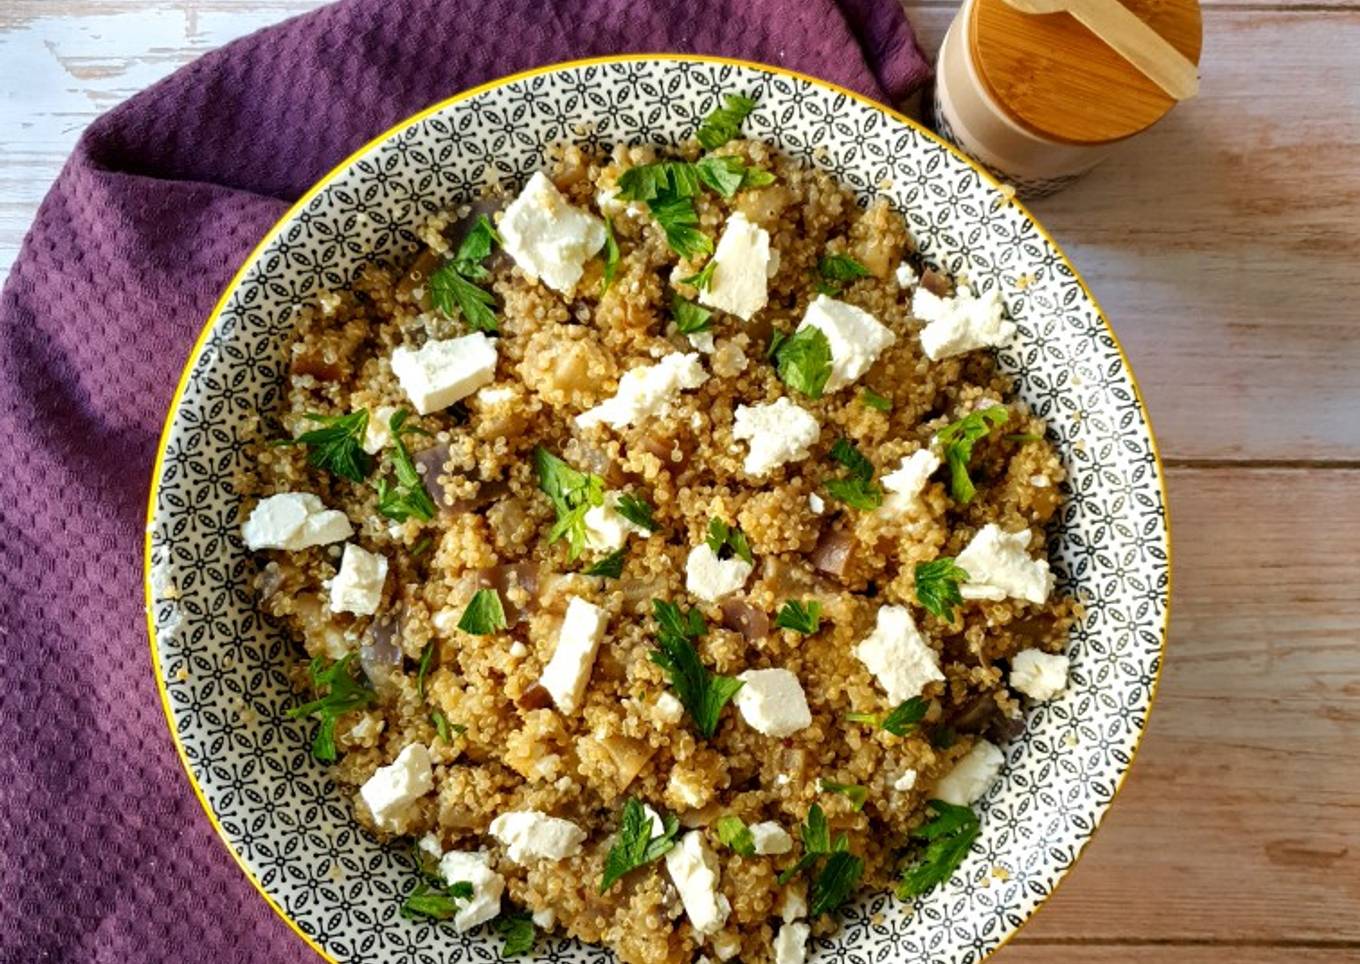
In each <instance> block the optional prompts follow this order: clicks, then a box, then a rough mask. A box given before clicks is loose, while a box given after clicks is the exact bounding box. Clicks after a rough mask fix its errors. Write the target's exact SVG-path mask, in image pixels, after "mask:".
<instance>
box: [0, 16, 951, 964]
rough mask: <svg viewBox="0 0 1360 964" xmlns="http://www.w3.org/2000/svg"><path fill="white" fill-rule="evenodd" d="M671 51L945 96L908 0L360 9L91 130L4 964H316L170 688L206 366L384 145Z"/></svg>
mask: <svg viewBox="0 0 1360 964" xmlns="http://www.w3.org/2000/svg"><path fill="white" fill-rule="evenodd" d="M488 32H489V33H488ZM506 38H513V41H507V40H506ZM657 50H666V51H681V52H698V53H713V54H726V55H730V56H737V57H744V58H748V59H752V60H758V61H764V62H767V63H771V64H778V65H783V66H787V67H790V68H793V69H797V70H801V71H804V72H807V73H811V74H815V75H818V76H821V77H825V78H826V79H828V80H832V81H835V82H837V83H840V84H843V85H845V86H847V87H850V88H853V89H855V90H858V91H861V92H863V93H865V94H868V95H870V96H873V97H877V98H879V99H882V100H885V101H893V100H897V99H900V98H901V97H903V96H905V95H906V94H907V93H909V92H911V91H912V90H913V89H914V88H916V87H917V86H919V85H920V84H921V83H922V82H923V81H924V80H925V79H926V78H927V76H928V68H927V66H926V64H925V62H924V60H923V59H922V57H921V55H920V53H919V51H918V50H917V48H916V45H915V42H914V40H913V38H912V34H911V30H910V28H909V27H908V25H907V23H906V20H905V18H904V17H903V15H902V12H901V10H900V8H899V7H898V4H897V2H896V0H685V2H683V3H679V2H667V0H576V2H553V0H478V2H475V3H474V2H472V0H449V2H443V3H439V2H434V0H427V2H417V0H350V2H345V3H340V4H337V5H335V6H331V7H327V8H323V9H321V10H319V11H317V12H315V13H312V14H308V15H306V16H302V17H299V18H297V19H294V20H291V21H289V22H287V23H284V24H281V25H279V26H277V27H273V28H271V29H268V30H265V31H262V32H260V33H257V34H255V35H253V36H250V37H247V38H245V39H243V40H240V41H238V42H236V43H233V44H231V45H229V46H227V47H225V48H223V49H222V50H219V51H216V52H214V53H212V54H209V55H207V56H205V57H203V58H202V59H200V60H198V61H197V62H195V63H193V64H191V65H189V66H188V67H185V68H184V69H182V70H180V71H179V72H177V73H176V74H174V75H173V76H171V77H169V78H168V79H166V80H165V81H163V82H161V83H160V84H157V85H156V86H155V87H153V88H151V89H150V90H147V91H146V92H144V93H142V94H140V95H138V96H136V97H134V98H132V99H131V100H129V101H128V102H126V103H125V104H123V105H121V106H120V107H118V108H116V109H115V110H113V111H111V112H110V113H108V114H106V115H105V116H103V117H101V118H100V119H99V120H97V121H96V122H95V123H94V124H92V125H91V126H90V128H89V130H88V131H87V132H86V133H85V136H84V137H83V138H82V139H81V141H80V143H79V145H78V147H77V149H76V152H75V154H74V155H73V156H72V158H71V160H70V161H69V163H68V164H67V166H66V168H65V169H64V171H63V172H62V174H61V176H60V177H59V178H58V180H57V182H56V184H55V186H54V187H53V188H52V191H51V193H50V194H49V195H48V197H47V198H46V200H45V201H44V202H43V204H42V207H41V208H40V210H39V213H38V217H37V220H36V222H35V223H34V225H33V228H32V231H31V232H30V234H29V236H28V238H27V239H26V241H25V243H24V247H23V251H22V253H21V254H20V256H19V259H18V261H17V263H16V264H15V266H14V270H13V272H12V274H11V275H10V278H9V281H8V283H7V285H6V287H5V290H4V292H3V294H2V295H0V459H3V461H4V471H3V472H0V550H2V552H0V961H2V962H6V964H9V962H23V964H29V962H39V961H99V962H107V964H129V962H140V961H177V962H190V961H211V962H218V964H221V962H232V961H241V962H269V964H287V962H294V961H311V960H315V956H314V955H313V954H312V952H311V951H309V950H308V949H307V947H306V945H304V944H303V943H302V942H301V941H300V940H298V939H297V938H296V937H295V936H294V935H293V934H292V933H291V932H290V931H289V929H288V927H287V926H286V925H285V924H284V923H283V922H282V921H280V920H279V919H278V918H276V917H275V916H274V914H273V913H272V912H271V911H270V910H269V908H268V907H267V906H266V905H265V903H264V902H263V901H262V900H261V899H260V898H259V896H258V895H257V894H256V893H255V892H254V889H253V888H252V886H251V885H250V883H249V881H247V880H246V878H245V877H244V876H243V875H242V874H241V872H240V870H238V869H237V867H236V866H235V865H234V864H233V861H232V859H231V857H230V856H229V855H228V853H227V851H226V849H225V848H224V847H223V845H222V843H221V842H220V841H218V840H217V839H216V837H215V835H214V833H213V831H212V828H211V826H210V825H209V823H208V820H207V818H206V817H205V816H204V815H203V813H202V812H201V810H200V808H199V805H198V803H197V802H196V801H195V799H194V796H193V793H192V791H191V790H190V787H189V784H188V781H187V779H186V778H185V776H184V774H183V772H182V771H181V769H180V765H179V762H178V761H177V759H176V757H175V751H174V749H173V746H172V743H171V740H170V736H169V734H168V732H167V730H166V726H165V722H164V720H163V718H162V714H161V708H160V702H159V698H158V696H157V691H156V686H155V683H154V681H153V677H152V671H151V665H150V658H149V652H148V647H147V642H146V634H145V623H144V619H143V612H142V607H143V602H142V589H141V566H142V562H141V551H142V538H143V524H144V519H143V512H144V505H145V501H146V494H147V488H148V485H149V481H150V472H151V466H152V463H153V461H154V456H155V446H156V439H157V436H158V433H159V430H160V426H161V421H162V419H163V417H164V414H165V409H166V406H167V405H168V404H169V401H170V396H171V393H172V392H173V390H174V386H175V382H176V380H177V378H178V374H179V371H180V368H181V367H182V365H183V364H184V361H185V358H186V356H187V354H188V352H189V349H190V346H191V345H192V343H193V341H194V338H195V336H196V334H197V332H198V330H199V328H200V326H201V325H202V324H203V320H204V318H205V317H206V316H207V314H208V312H209V311H210V310H211V308H212V305H213V303H214V301H215V300H216V298H217V296H218V295H219V293H220V291H221V289H222V287H223V286H224V285H225V284H226V282H227V281H228V279H229V278H230V277H231V275H232V274H233V272H234V271H235V270H236V268H237V267H238V265H239V264H240V262H241V261H242V259H243V258H244V257H245V255H246V254H247V253H248V252H249V251H250V249H251V248H252V247H253V246H254V244H255V243H256V242H257V241H258V240H259V238H260V237H262V236H263V235H264V234H265V232H266V231H267V230H268V228H269V227H270V225H272V224H273V222H274V221H275V220H276V219H277V218H278V217H279V216H280V215H281V214H282V213H283V211H284V210H285V209H286V207H287V206H288V203H289V202H290V201H291V200H292V199H294V198H296V197H297V196H298V195H299V194H301V193H302V192H303V191H304V190H306V188H307V187H308V186H310V185H311V184H312V183H313V182H314V181H315V180H317V179H318V178H319V177H321V176H322V175H323V174H324V173H325V172H326V171H328V170H329V169H330V168H331V167H332V166H334V165H335V164H336V163H337V162H338V161H339V160H340V159H341V158H343V157H345V156H346V155H347V154H348V153H350V152H351V151H353V150H355V149H356V148H358V147H359V146H360V145H362V144H363V143H364V142H365V141H366V140H368V139H369V138H371V137H373V136H374V135H375V134H377V133H378V132H380V131H382V130H385V129H386V128H387V127H389V126H391V125H392V124H394V123H396V122H397V121H399V120H400V119H401V118H403V117H405V116H408V115H410V114H412V113H415V112H416V111H418V110H420V109H421V108H423V107H425V106H427V105H429V104H431V103H433V102H435V101H437V100H440V99H443V98H445V97H447V96H449V95H451V94H453V93H455V92H457V91H458V90H461V89H464V88H467V87H469V86H472V85H475V84H479V83H482V82H485V81H488V80H492V79H494V78H496V77H500V76H504V75H505V74H509V73H513V72H515V71H519V70H523V69H526V68H529V67H533V66H538V65H541V64H548V63H553V62H556V61H562V60H568V59H575V58H579V57H587V56H592V55H601V54H612V53H626V52H643V51H657Z"/></svg>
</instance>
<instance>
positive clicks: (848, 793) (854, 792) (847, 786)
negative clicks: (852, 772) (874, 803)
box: [822, 780, 869, 810]
mask: <svg viewBox="0 0 1360 964" xmlns="http://www.w3.org/2000/svg"><path fill="white" fill-rule="evenodd" d="M822 792H823V793H839V794H840V795H841V796H843V797H848V798H849V800H850V804H851V806H853V807H854V808H855V809H856V810H863V809H864V804H865V803H866V802H867V801H868V799H869V788H868V787H864V786H860V785H859V784H858V783H837V782H836V781H834V780H823V781H822Z"/></svg>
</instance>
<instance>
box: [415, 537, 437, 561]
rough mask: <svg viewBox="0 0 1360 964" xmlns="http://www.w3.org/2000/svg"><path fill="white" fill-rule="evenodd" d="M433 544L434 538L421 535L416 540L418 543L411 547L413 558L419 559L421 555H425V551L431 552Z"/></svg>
mask: <svg viewBox="0 0 1360 964" xmlns="http://www.w3.org/2000/svg"><path fill="white" fill-rule="evenodd" d="M433 545H434V540H433V539H431V538H430V537H429V536H421V537H420V538H419V539H417V540H416V544H415V545H413V546H412V547H411V558H412V559H419V558H420V557H421V556H423V555H425V553H427V552H429V551H430V547H431V546H433Z"/></svg>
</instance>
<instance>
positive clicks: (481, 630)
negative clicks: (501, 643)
mask: <svg viewBox="0 0 1360 964" xmlns="http://www.w3.org/2000/svg"><path fill="white" fill-rule="evenodd" d="M506 625H507V623H506V621H505V608H504V607H503V606H502V605H501V597H500V595H499V594H498V593H497V592H496V590H494V589H478V590H477V591H476V592H475V593H473V594H472V599H471V600H470V601H469V602H468V604H467V608H466V609H464V610H463V615H462V617H461V618H460V619H459V620H458V628H459V629H461V630H462V631H463V632H465V633H471V634H472V635H473V636H489V635H490V634H492V633H494V632H496V631H497V630H500V629H504V628H505V627H506Z"/></svg>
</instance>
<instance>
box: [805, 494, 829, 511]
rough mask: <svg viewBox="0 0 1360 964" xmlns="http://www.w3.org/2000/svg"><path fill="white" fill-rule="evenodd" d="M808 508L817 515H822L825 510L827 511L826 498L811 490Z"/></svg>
mask: <svg viewBox="0 0 1360 964" xmlns="http://www.w3.org/2000/svg"><path fill="white" fill-rule="evenodd" d="M808 508H809V509H811V510H812V511H813V512H815V513H816V514H817V515H821V514H822V513H823V512H825V511H826V500H825V499H823V498H822V497H821V496H820V495H818V494H817V493H816V492H809V493H808Z"/></svg>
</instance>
